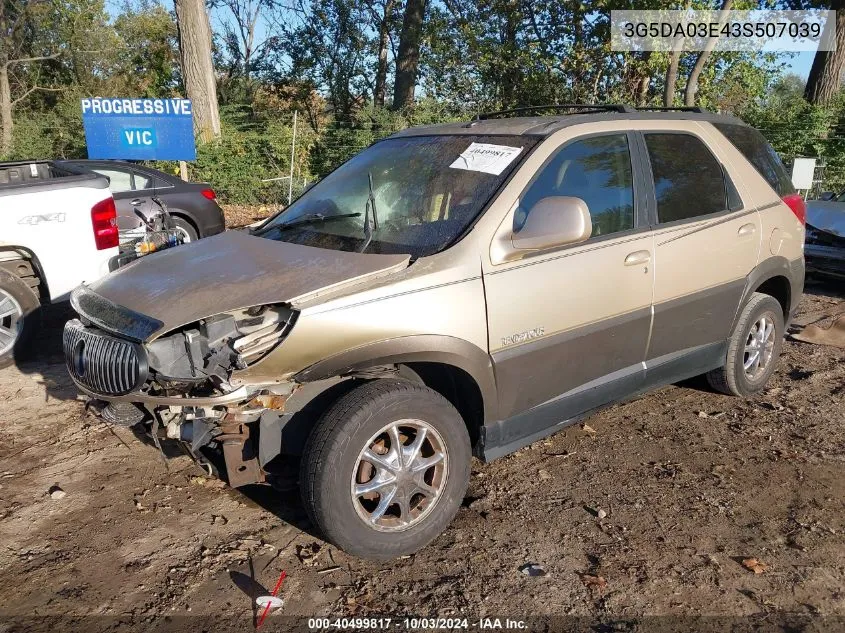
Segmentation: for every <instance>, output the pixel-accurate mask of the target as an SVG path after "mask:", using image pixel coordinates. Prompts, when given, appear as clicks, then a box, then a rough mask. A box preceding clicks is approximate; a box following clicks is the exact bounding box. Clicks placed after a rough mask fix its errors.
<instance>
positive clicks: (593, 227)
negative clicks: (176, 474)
mask: <svg viewBox="0 0 845 633" xmlns="http://www.w3.org/2000/svg"><path fill="white" fill-rule="evenodd" d="M540 111H545V112H549V111H551V112H552V113H553V115H552V116H526V115H529V114H533V113H534V112H540ZM803 243H804V204H803V201H802V200H801V198H800V197H798V196H797V195H796V194H795V191H794V190H793V188H792V185H791V184H790V181H789V178H788V176H787V175H786V172H785V171H784V168H783V166H782V164H781V162H780V161H779V159H778V157H777V155H776V154H775V153H774V151H773V150H772V148H771V147H770V146H769V145H768V144H767V143H766V141H765V140H764V139H763V137H762V136H761V135H760V134H759V133H758V132H756V131H755V130H754V129H752V128H750V127H748V126H746V125H745V124H744V123H743V122H742V121H740V120H738V119H735V118H732V117H728V116H718V115H714V114H710V113H707V112H703V111H700V110H697V109H694V110H693V109H690V110H684V109H680V110H678V109H676V110H672V111H654V110H651V111H644V110H636V109H634V108H630V107H627V106H552V107H550V108H543V109H531V110H530V111H506V112H497V113H491V114H487V115H481V116H479V117H477V118H476V119H475V120H473V121H471V122H468V123H453V124H448V125H434V126H429V127H420V128H413V129H408V130H405V131H402V132H400V133H398V134H394V135H393V136H391V137H389V138H387V139H385V140H382V141H379V142H377V143H375V144H373V145H372V146H370V147H369V148H367V149H366V150H364V151H362V152H361V153H360V154H358V155H356V156H354V157H353V158H352V159H350V160H349V161H348V162H346V163H345V164H344V165H342V166H341V167H340V168H338V169H337V170H336V171H334V172H333V173H331V174H329V175H328V176H327V177H326V178H325V179H323V180H322V181H321V182H319V183H318V184H317V185H316V186H314V187H313V188H312V189H310V190H309V191H307V192H306V193H305V194H304V195H303V196H302V197H301V198H299V200H297V201H296V202H294V203H293V204H292V205H291V206H290V207H289V208H287V209H286V210H284V211H282V212H280V213H278V214H277V215H275V216H273V217H271V218H270V219H268V220H267V221H265V222H263V223H262V224H261V225H259V226H257V227H253V228H251V229H249V230H242V231H229V232H226V233H223V234H221V235H217V236H215V237H212V238H209V239H205V240H201V241H199V242H194V243H191V244H187V245H185V246H182V247H179V248H176V249H172V250H168V251H165V252H162V253H159V254H154V255H152V256H149V257H145V258H144V259H142V260H140V261H138V262H136V263H133V264H132V265H130V266H127V267H126V268H123V269H120V270H118V271H116V272H114V273H112V274H111V275H109V276H107V277H105V278H103V279H101V280H100V281H97V282H95V283H92V284H90V285H88V286H84V287H80V288H78V289H77V290H76V291H75V293H74V295H73V306H74V308H75V309H76V311H77V312H78V313H79V319H77V320H72V321H70V322H69V323H68V324H67V326H66V328H65V332H64V348H65V355H66V358H67V366H68V369H69V371H70V374H71V376H72V377H73V379H74V380H75V382H76V384H77V385H78V386H79V387H80V389H82V390H83V391H84V392H85V393H87V394H88V395H89V396H91V397H92V398H94V399H95V400H97V401H100V402H99V403H98V406H99V407H100V408H101V411H102V414H103V415H104V416H106V417H107V418H109V419H111V420H113V421H116V422H121V423H125V424H133V423H140V424H145V425H147V427H148V428H149V432H150V434H151V436H152V438H153V440H154V441H155V442H156V443H158V442H159V441H160V439H165V438H170V439H172V440H176V441H179V442H181V443H182V444H183V445H184V447H185V448H186V449H187V450H188V451H189V452H190V453H191V454H192V455H193V456H194V457H195V458H196V459H197V460H198V461H199V462H200V463H201V464H203V465H204V466H205V467H206V468H208V469H209V471H210V472H213V473H219V474H220V476H223V477H225V478H226V479H227V480H228V482H229V483H230V484H231V485H232V486H243V485H246V484H252V483H259V482H270V483H273V480H274V478H275V479H277V480H279V481H281V480H283V479H284V478H285V476H286V475H287V477H288V479H291V478H294V477H296V476H297V471H296V469H292V468H291V466H293V465H296V464H299V468H298V479H299V485H300V486H301V491H302V497H303V503H304V505H305V507H306V509H307V511H308V513H309V515H310V517H311V518H312V520H313V522H314V523H315V524H316V525H317V526H318V527H319V528H320V529H321V530H322V532H323V533H324V534H325V535H326V537H327V538H328V539H329V540H330V541H332V542H333V543H335V544H336V545H338V546H339V547H342V548H343V549H345V550H347V551H348V552H351V553H353V554H356V555H358V556H362V557H367V558H377V559H383V558H390V557H395V556H398V555H402V554H408V553H410V552H414V551H416V550H418V549H419V548H421V547H423V546H424V545H425V544H427V543H428V542H429V541H431V540H432V539H434V538H435V537H436V536H437V535H438V534H439V533H440V532H442V531H443V530H444V529H445V528H446V527H447V525H448V524H449V522H450V521H451V519H452V517H453V516H454V514H455V512H456V511H457V509H458V507H459V505H460V503H461V500H462V498H463V495H464V492H465V490H466V486H467V480H468V477H469V473H470V461H471V456H472V455H475V456H477V457H479V458H480V459H482V460H492V459H495V458H497V457H500V456H502V455H505V454H507V453H510V452H512V451H515V450H517V449H519V448H520V447H522V446H525V445H527V444H529V443H531V442H534V441H536V440H538V439H540V438H542V437H545V436H547V435H549V434H551V433H554V432H555V431H557V430H560V429H562V428H564V427H565V426H567V425H568V424H572V423H573V422H576V421H578V420H581V419H583V418H584V417H585V416H587V415H590V414H591V413H592V412H594V411H596V410H597V409H599V408H601V407H604V406H606V405H608V404H611V403H614V402H619V401H620V400H624V399H626V398H630V397H631V396H632V395H634V394H638V393H642V392H644V391H646V390H649V389H652V388H654V387H657V386H660V385H665V384H667V383H672V382H675V381H678V380H682V379H685V378H689V377H691V376H695V375H698V374H705V373H706V374H707V376H708V378H709V379H710V383H711V384H712V386H713V387H714V388H716V389H718V390H721V391H724V392H726V393H730V394H734V395H737V396H741V397H751V396H753V395H754V394H755V393H757V392H759V391H760V390H762V389H763V387H764V386H765V384H766V381H767V380H768V379H769V377H770V376H771V375H772V372H773V371H774V370H775V366H776V364H777V358H778V355H779V353H780V350H781V344H782V339H783V334H784V328H785V326H786V324H787V322H788V321H789V318H790V316H791V314H792V312H793V310H794V309H795V307H796V305H797V303H798V301H799V298H800V296H801V291H802V286H803V279H804V259H803V250H802V248H803Z"/></svg>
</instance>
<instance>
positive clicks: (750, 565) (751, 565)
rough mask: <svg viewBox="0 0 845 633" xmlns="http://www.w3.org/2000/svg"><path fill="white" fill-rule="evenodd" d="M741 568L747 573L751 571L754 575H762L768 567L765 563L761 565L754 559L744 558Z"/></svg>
mask: <svg viewBox="0 0 845 633" xmlns="http://www.w3.org/2000/svg"><path fill="white" fill-rule="evenodd" d="M742 566H743V567H745V568H746V569H747V570H749V571H753V572H754V573H755V574H762V573H763V572H764V571H766V570H767V569H768V568H769V566H768V565H766V563H761V562H760V561H759V560H757V559H756V558H746V559H743V561H742Z"/></svg>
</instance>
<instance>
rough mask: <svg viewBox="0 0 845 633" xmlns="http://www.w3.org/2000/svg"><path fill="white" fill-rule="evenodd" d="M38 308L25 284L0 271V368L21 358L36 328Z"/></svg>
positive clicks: (37, 302)
mask: <svg viewBox="0 0 845 633" xmlns="http://www.w3.org/2000/svg"><path fill="white" fill-rule="evenodd" d="M40 305H41V304H40V301H39V300H38V295H37V294H35V292H33V290H32V289H31V288H30V287H29V285H28V284H26V283H25V282H24V281H23V280H22V279H20V278H19V277H16V276H15V275H12V274H11V273H8V272H6V271H5V270H0V368H3V367H8V366H9V365H11V364H12V363H14V362H15V359H20V358H21V357H22V356H23V353H24V351H25V350H26V347H27V344H28V343H29V339H30V338H31V337H32V334H33V333H34V331H35V330H36V328H37V326H38V316H39V307H40Z"/></svg>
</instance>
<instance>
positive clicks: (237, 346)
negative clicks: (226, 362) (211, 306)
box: [232, 306, 297, 367]
mask: <svg viewBox="0 0 845 633" xmlns="http://www.w3.org/2000/svg"><path fill="white" fill-rule="evenodd" d="M296 315H297V313H296V312H294V311H293V310H291V309H289V308H286V307H284V306H259V307H256V308H250V309H249V310H243V311H241V312H239V313H235V314H233V315H232V316H234V317H235V323H236V325H237V328H238V333H239V334H240V336H239V337H238V338H236V339H235V340H234V342H233V343H232V349H234V350H235V352H237V354H238V364H239V365H240V366H241V367H247V366H249V365H252V364H253V363H256V362H258V361H259V360H261V359H262V358H264V357H265V356H266V355H267V354H268V352H270V351H271V350H272V349H273V348H274V347H276V345H278V344H279V343H281V342H282V340H283V339H284V338H285V336H287V334H288V332H289V331H290V329H291V328H292V327H293V324H294V321H296Z"/></svg>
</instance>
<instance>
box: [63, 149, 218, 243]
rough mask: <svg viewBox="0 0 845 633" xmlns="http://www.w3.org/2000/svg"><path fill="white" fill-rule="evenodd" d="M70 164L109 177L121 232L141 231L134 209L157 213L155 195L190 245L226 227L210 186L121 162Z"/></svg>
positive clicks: (75, 161)
mask: <svg viewBox="0 0 845 633" xmlns="http://www.w3.org/2000/svg"><path fill="white" fill-rule="evenodd" d="M64 162H65V163H67V164H70V165H76V166H78V167H84V168H85V169H90V170H91V171H95V172H97V173H98V174H102V175H104V176H107V177H108V178H109V181H110V185H109V189H111V192H112V196H113V197H114V202H115V206H116V207H117V226H118V229H119V230H120V231H121V233H124V232H127V231H132V230H134V229H138V228H139V227H140V226H141V225H142V223H141V220H140V219H139V218H138V216H137V215H136V214H135V208H138V209H140V210H142V211H147V210H154V207H155V204H154V203H153V201H152V198H153V196H158V197H159V198H161V200H162V201H163V202H164V203H165V204H166V205H167V209H168V210H169V211H170V214H171V215H172V216H173V221H174V223H175V225H176V228H177V229H178V230H179V231H180V232H181V233H182V237H183V240H184V241H185V242H190V241H193V240H197V239H199V238H202V237H208V236H209V235H215V234H217V233H220V232H222V231H223V230H224V229H225V228H226V224H225V220H224V218H223V210H222V209H221V208H220V206H219V205H218V204H217V202H216V199H217V196H216V194H215V193H214V189H212V188H211V185H209V184H208V183H205V182H186V181H184V180H182V179H181V178H178V177H176V176H171V175H170V174H167V173H164V172H163V171H159V170H157V169H151V168H149V167H143V166H141V165H136V164H134V163H127V162H124V161H119V160H72V161H64Z"/></svg>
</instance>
